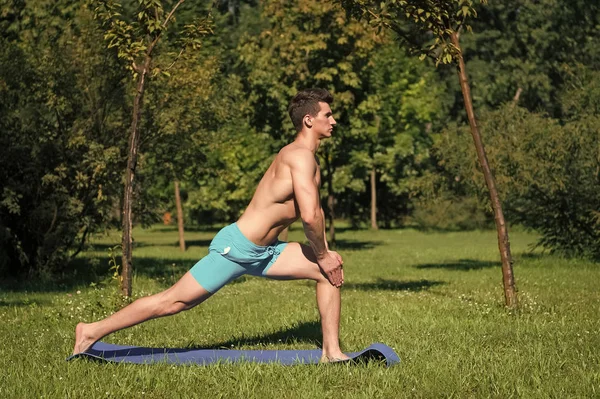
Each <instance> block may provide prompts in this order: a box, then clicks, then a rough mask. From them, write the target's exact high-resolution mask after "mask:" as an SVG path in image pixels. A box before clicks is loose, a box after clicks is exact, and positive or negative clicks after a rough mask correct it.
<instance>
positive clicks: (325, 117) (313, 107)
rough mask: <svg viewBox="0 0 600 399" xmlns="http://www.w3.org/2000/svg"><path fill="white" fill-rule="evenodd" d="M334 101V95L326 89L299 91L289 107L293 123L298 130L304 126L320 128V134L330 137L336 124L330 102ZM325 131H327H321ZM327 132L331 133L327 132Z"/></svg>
mask: <svg viewBox="0 0 600 399" xmlns="http://www.w3.org/2000/svg"><path fill="white" fill-rule="evenodd" d="M332 102H333V96H332V95H331V93H329V92H328V91H327V90H325V89H318V88H315V89H304V90H302V91H299V92H298V93H297V94H296V95H295V96H294V98H292V101H291V102H290V106H289V108H288V112H289V114H290V118H291V119H292V123H293V124H294V127H295V128H296V131H297V132H299V131H301V130H302V129H303V128H304V127H306V128H309V129H312V128H316V129H318V130H319V132H318V133H319V135H321V134H323V135H324V136H326V137H328V136H330V135H331V129H332V128H333V126H334V125H335V120H334V119H333V116H332V113H331V108H330V107H329V104H331V103H332ZM321 131H325V132H321ZM327 132H328V133H329V134H327Z"/></svg>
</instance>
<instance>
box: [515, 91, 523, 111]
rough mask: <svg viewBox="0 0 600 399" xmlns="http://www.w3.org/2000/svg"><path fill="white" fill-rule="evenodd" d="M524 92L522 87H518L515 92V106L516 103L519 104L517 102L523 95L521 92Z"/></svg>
mask: <svg viewBox="0 0 600 399" xmlns="http://www.w3.org/2000/svg"><path fill="white" fill-rule="evenodd" d="M522 92H523V89H522V88H520V87H519V88H518V89H517V92H516V93H515V96H514V97H513V107H514V106H515V105H517V103H518V102H519V98H520V97H521V93H522Z"/></svg>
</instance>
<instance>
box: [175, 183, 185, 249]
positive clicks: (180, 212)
mask: <svg viewBox="0 0 600 399" xmlns="http://www.w3.org/2000/svg"><path fill="white" fill-rule="evenodd" d="M175 207H176V208H177V228H178V229H179V249H181V250H182V251H185V238H184V237H183V208H182V207H181V196H180V195H179V180H175Z"/></svg>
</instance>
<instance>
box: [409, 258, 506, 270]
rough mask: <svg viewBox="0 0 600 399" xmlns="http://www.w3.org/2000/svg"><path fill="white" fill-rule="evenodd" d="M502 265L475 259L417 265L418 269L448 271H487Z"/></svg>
mask: <svg viewBox="0 0 600 399" xmlns="http://www.w3.org/2000/svg"><path fill="white" fill-rule="evenodd" d="M500 266H502V263H500V262H492V261H484V260H475V259H460V260H457V261H452V262H440V263H423V264H420V265H416V266H415V267H416V268H417V269H447V270H479V269H486V268H489V267H500Z"/></svg>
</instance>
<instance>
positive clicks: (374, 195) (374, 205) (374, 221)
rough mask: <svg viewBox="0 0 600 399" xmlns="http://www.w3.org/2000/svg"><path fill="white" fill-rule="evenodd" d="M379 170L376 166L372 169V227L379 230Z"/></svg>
mask: <svg viewBox="0 0 600 399" xmlns="http://www.w3.org/2000/svg"><path fill="white" fill-rule="evenodd" d="M376 178H377V172H376V171H375V168H373V169H371V228H372V229H373V230H377V191H376V182H375V179H376Z"/></svg>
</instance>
